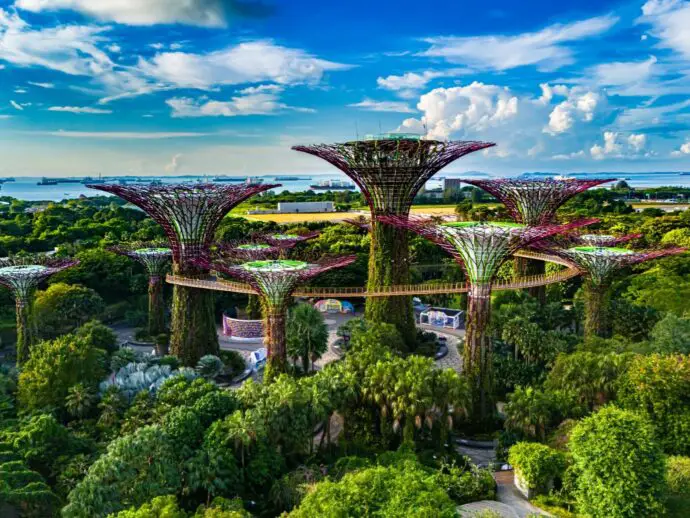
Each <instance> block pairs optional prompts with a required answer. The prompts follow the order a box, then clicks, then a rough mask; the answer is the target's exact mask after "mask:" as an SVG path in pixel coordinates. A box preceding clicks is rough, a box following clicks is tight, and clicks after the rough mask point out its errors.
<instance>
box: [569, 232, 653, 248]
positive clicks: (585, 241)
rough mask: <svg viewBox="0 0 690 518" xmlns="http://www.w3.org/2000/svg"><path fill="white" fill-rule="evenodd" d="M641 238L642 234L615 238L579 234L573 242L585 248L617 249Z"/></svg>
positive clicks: (608, 235)
mask: <svg viewBox="0 0 690 518" xmlns="http://www.w3.org/2000/svg"><path fill="white" fill-rule="evenodd" d="M641 237H642V234H627V235H624V236H613V235H610V234H579V235H574V236H573V240H574V241H575V242H576V243H578V244H581V245H584V246H597V247H612V246H614V247H615V246H618V245H622V244H624V243H627V242H628V241H632V240H633V239H639V238H641Z"/></svg>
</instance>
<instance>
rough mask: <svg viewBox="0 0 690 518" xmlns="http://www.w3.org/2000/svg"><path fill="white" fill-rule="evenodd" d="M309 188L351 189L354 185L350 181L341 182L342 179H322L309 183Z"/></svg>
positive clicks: (320, 189) (316, 189) (319, 189)
mask: <svg viewBox="0 0 690 518" xmlns="http://www.w3.org/2000/svg"><path fill="white" fill-rule="evenodd" d="M309 188H311V189H314V190H315V191H353V190H354V189H355V186H354V185H353V184H351V183H350V182H343V181H342V180H323V181H322V182H319V183H316V184H313V185H310V186H309Z"/></svg>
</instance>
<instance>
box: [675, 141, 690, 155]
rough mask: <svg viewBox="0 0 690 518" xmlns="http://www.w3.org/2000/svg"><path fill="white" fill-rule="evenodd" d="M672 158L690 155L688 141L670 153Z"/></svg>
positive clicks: (689, 142)
mask: <svg viewBox="0 0 690 518" xmlns="http://www.w3.org/2000/svg"><path fill="white" fill-rule="evenodd" d="M671 155H673V156H684V155H690V140H688V141H687V142H685V143H684V144H681V146H680V148H679V149H677V150H675V151H673V152H672V153H671Z"/></svg>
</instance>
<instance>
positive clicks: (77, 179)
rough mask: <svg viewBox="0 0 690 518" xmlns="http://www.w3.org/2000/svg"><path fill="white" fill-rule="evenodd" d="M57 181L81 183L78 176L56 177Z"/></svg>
mask: <svg viewBox="0 0 690 518" xmlns="http://www.w3.org/2000/svg"><path fill="white" fill-rule="evenodd" d="M57 183H82V181H81V180H80V179H79V178H58V179H57Z"/></svg>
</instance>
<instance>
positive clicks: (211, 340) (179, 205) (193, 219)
mask: <svg viewBox="0 0 690 518" xmlns="http://www.w3.org/2000/svg"><path fill="white" fill-rule="evenodd" d="M88 187H89V188H91V189H98V190H101V191H105V192H109V193H112V194H115V195H117V196H119V197H120V198H123V199H125V200H127V201H128V202H130V203H132V204H134V205H136V206H137V207H139V208H141V209H142V210H143V211H144V212H146V213H147V214H148V215H149V216H151V218H153V220H154V221H156V222H157V223H158V224H159V225H161V226H162V227H163V230H164V231H165V234H166V236H167V237H168V240H169V241H170V248H171V249H172V258H173V267H172V269H173V273H174V274H175V275H183V276H186V277H192V278H203V277H205V276H207V275H208V270H204V269H203V268H200V267H199V266H198V264H197V263H196V262H195V261H196V259H198V258H199V257H201V255H202V254H203V253H204V252H205V251H206V250H208V249H209V247H210V246H211V242H212V240H213V238H214V234H215V231H216V229H217V227H218V224H219V223H220V222H221V220H222V219H223V218H224V217H225V215H226V214H227V213H228V212H230V211H231V210H232V209H233V208H234V207H236V206H237V205H238V204H240V203H242V202H243V201H244V200H246V199H248V198H250V197H252V196H254V195H256V194H258V193H261V192H264V191H267V190H269V189H273V188H275V187H278V185H218V184H167V185H165V184H164V185H151V184H149V185H141V184H138V185H114V184H102V185H89V186H88ZM214 300H215V299H214V296H213V292H210V291H207V290H202V289H198V288H190V287H186V286H180V285H175V287H174V289H173V303H172V322H171V326H170V352H171V353H172V354H174V355H175V356H177V357H178V358H180V359H181V360H182V362H183V363H185V364H186V365H195V364H196V363H197V362H198V360H199V358H201V357H202V356H204V355H205V354H218V350H219V348H218V333H217V331H216V324H215V318H214V309H215V308H214Z"/></svg>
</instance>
